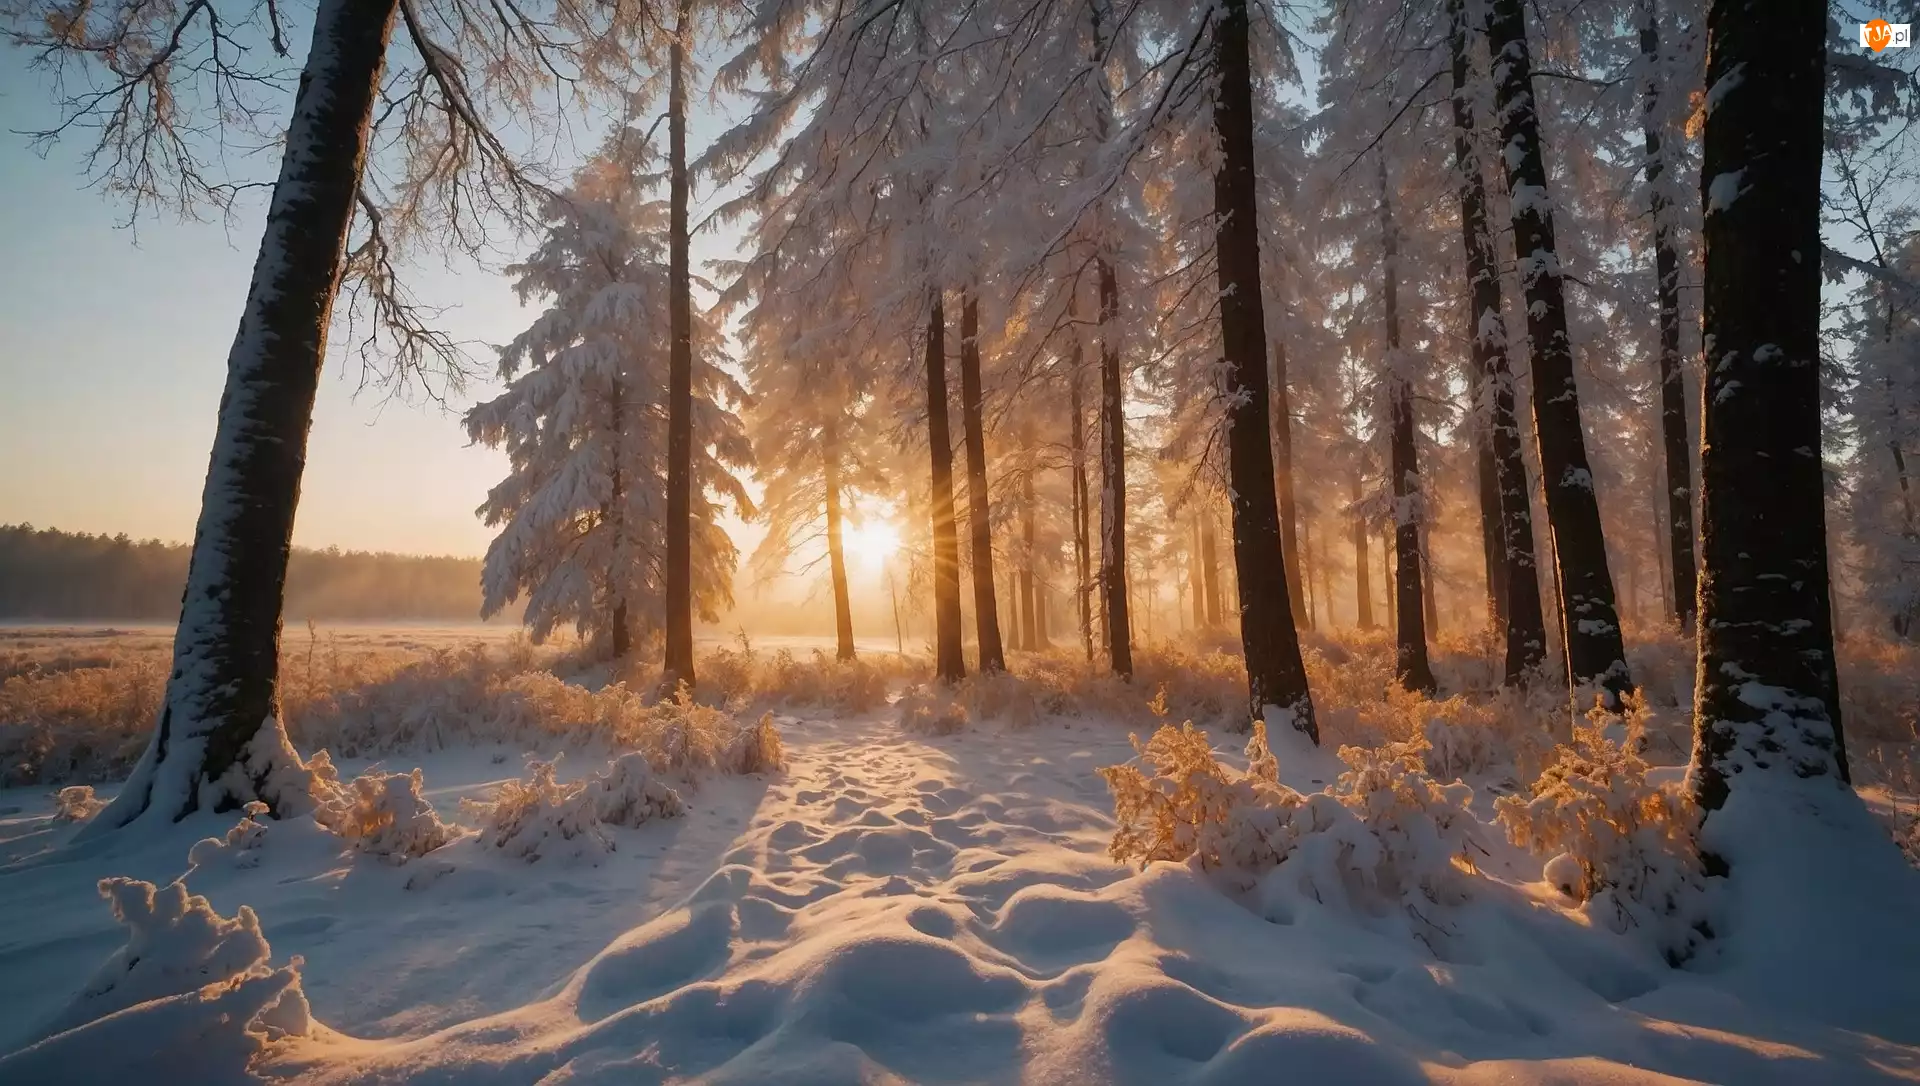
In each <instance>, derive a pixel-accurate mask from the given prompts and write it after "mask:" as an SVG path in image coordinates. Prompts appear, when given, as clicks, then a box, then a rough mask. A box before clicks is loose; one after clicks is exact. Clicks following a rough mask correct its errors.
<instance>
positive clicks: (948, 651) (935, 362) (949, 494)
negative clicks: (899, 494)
mask: <svg viewBox="0 0 1920 1086" xmlns="http://www.w3.org/2000/svg"><path fill="white" fill-rule="evenodd" d="M927 445H928V447H929V449H930V450H931V451H932V454H933V476H932V484H931V497H932V503H931V504H932V506H933V642H934V665H933V671H934V675H935V677H937V678H938V679H939V680H940V681H941V682H944V683H956V682H959V681H960V680H961V679H964V678H966V675H967V662H966V655H965V651H964V648H963V639H962V636H961V631H960V535H959V530H958V529H957V528H956V527H955V525H954V520H953V435H952V433H951V432H950V430H949V427H948V423H947V317H946V310H945V307H944V305H943V304H942V301H941V298H940V294H939V292H937V291H936V292H935V293H934V296H933V301H932V305H931V308H930V311H929V313H928V316H927Z"/></svg>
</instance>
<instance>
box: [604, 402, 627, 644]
mask: <svg viewBox="0 0 1920 1086" xmlns="http://www.w3.org/2000/svg"><path fill="white" fill-rule="evenodd" d="M610 384H611V386H612V388H611V394H610V396H609V397H608V403H607V408H608V411H607V414H608V422H609V430H610V432H611V433H612V435H613V463H612V465H611V470H610V472H609V475H610V478H609V479H608V483H609V485H608V488H607V490H608V495H607V503H606V505H604V506H602V507H601V510H600V515H601V516H602V517H604V518H606V519H607V520H609V521H611V522H612V525H611V527H612V528H613V533H614V539H616V540H619V541H621V542H622V543H624V542H625V540H626V539H627V503H626V496H627V487H626V479H625V476H624V473H623V472H622V471H621V470H620V464H621V456H622V454H623V453H624V452H625V446H626V414H627V413H626V396H625V392H626V388H625V381H624V379H623V376H622V374H621V373H620V372H619V370H618V369H617V368H616V369H615V371H614V374H613V379H612V381H611V382H610ZM618 576H619V575H618V573H617V572H615V571H609V573H608V578H607V582H608V583H607V595H608V597H609V598H610V602H611V604H612V606H611V607H610V608H608V613H607V625H608V631H607V632H608V640H609V641H610V642H611V644H610V645H609V646H608V647H609V648H610V649H611V650H612V652H613V658H614V659H615V660H624V659H626V657H627V653H628V652H630V651H632V649H633V631H632V629H631V628H630V627H629V625H628V616H627V587H628V586H627V583H625V582H622V581H620V580H618Z"/></svg>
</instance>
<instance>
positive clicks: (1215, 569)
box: [1200, 510, 1227, 629]
mask: <svg viewBox="0 0 1920 1086" xmlns="http://www.w3.org/2000/svg"><path fill="white" fill-rule="evenodd" d="M1200 587H1201V588H1202V590H1203V591H1205V593H1206V598H1205V600H1204V601H1203V602H1204V603H1205V605H1206V610H1205V612H1204V614H1205V615H1206V618H1207V626H1208V628H1209V629H1219V628H1220V625H1221V624H1222V623H1224V622H1225V621H1226V618H1227V616H1226V615H1225V614H1223V613H1222V611H1221V607H1220V533H1218V532H1216V531H1215V530H1214V527H1213V511H1212V510H1207V511H1205V512H1203V513H1202V514H1201V515H1200Z"/></svg>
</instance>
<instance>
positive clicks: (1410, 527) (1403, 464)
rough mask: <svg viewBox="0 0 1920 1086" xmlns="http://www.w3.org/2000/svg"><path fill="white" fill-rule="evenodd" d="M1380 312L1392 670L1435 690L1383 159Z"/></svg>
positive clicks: (1395, 242)
mask: <svg viewBox="0 0 1920 1086" xmlns="http://www.w3.org/2000/svg"><path fill="white" fill-rule="evenodd" d="M1380 251H1381V261H1380V278H1381V290H1380V311H1381V316H1382V318H1383V319H1384V320H1385V322H1386V332H1387V357H1386V366H1385V367H1384V368H1385V370H1386V378H1387V414H1388V427H1387V429H1388V448H1387V463H1388V473H1389V474H1390V475H1391V476H1392V477H1393V480H1392V481H1393V545H1394V557H1395V562H1394V585H1393V588H1394V596H1395V599H1394V604H1395V611H1394V614H1395V616H1396V618H1397V620H1398V621H1397V622H1396V624H1395V626H1394V671H1395V673H1396V675H1397V677H1398V678H1399V680H1400V685H1401V686H1404V687H1406V688H1407V689H1408V690H1413V691H1420V692H1429V691H1432V690H1433V688H1434V682H1433V668H1432V667H1431V666H1430V665H1429V664H1428V663H1427V624H1426V592H1425V588H1424V585H1423V581H1424V576H1423V574H1424V571H1423V570H1422V569H1421V553H1420V552H1421V547H1420V518H1422V517H1424V516H1425V515H1426V513H1425V511H1424V509H1423V508H1422V503H1423V501H1424V495H1423V494H1422V492H1421V485H1420V460H1419V456H1420V453H1419V449H1418V447H1417V446H1416V445H1415V444H1414V423H1413V381H1412V379H1411V377H1410V376H1409V374H1408V373H1407V369H1408V367H1409V364H1410V363H1409V360H1408V359H1407V357H1406V356H1405V354H1404V352H1403V351H1402V350H1401V347H1400V267H1399V263H1400V242H1399V239H1398V237H1397V236H1396V235H1395V231H1394V225H1393V198H1392V195H1391V193H1390V192H1389V191H1388V188H1387V162H1386V159H1384V158H1383V159H1381V160H1380Z"/></svg>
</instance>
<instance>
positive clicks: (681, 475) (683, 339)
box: [661, 0, 694, 693]
mask: <svg viewBox="0 0 1920 1086" xmlns="http://www.w3.org/2000/svg"><path fill="white" fill-rule="evenodd" d="M691 15H692V0H680V8H679V18H678V20H677V21H676V22H675V23H674V28H673V46H672V48H671V50H670V54H669V56H668V61H667V63H668V66H669V72H668V79H667V144H668V160H669V161H668V182H667V191H668V204H669V206H668V211H667V233H668V248H667V323H668V329H669V333H670V335H671V345H670V349H669V352H668V356H667V569H666V576H665V578H664V580H665V582H666V666H665V667H664V668H663V669H662V671H661V685H662V687H663V688H664V689H665V690H666V691H667V692H669V693H670V692H672V691H673V690H674V688H675V687H676V686H678V685H680V684H685V685H686V686H687V688H688V689H692V688H693V685H694V674H693V273H692V266H691V262H690V259H689V256H688V236H687V200H688V195H689V194H688V191H687V71H686V69H687V43H686V35H687V34H688V33H689V32H690V31H691V29H692V18H691Z"/></svg>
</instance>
